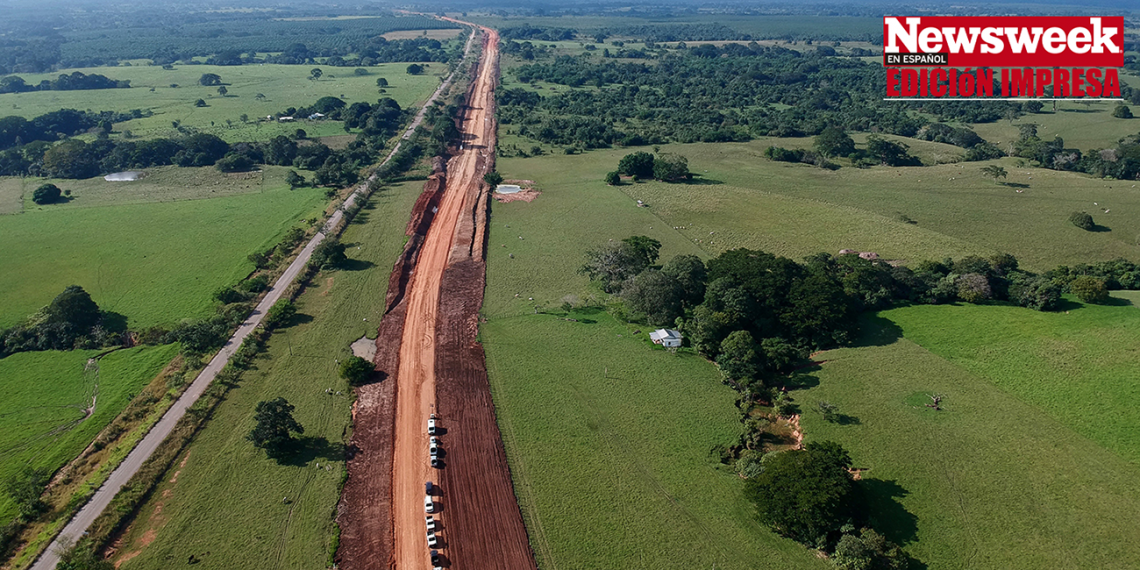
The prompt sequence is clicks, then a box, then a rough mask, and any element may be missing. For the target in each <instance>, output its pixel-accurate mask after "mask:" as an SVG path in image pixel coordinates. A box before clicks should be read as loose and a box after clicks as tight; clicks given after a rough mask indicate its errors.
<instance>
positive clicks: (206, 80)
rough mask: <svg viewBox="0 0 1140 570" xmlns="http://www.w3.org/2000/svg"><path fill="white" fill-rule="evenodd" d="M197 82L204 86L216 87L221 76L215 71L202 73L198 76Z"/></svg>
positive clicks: (220, 80)
mask: <svg viewBox="0 0 1140 570" xmlns="http://www.w3.org/2000/svg"><path fill="white" fill-rule="evenodd" d="M198 84H199V85H203V86H205V87H216V86H218V85H221V84H222V77H221V76H220V75H218V74H216V73H203V74H202V77H199V78H198Z"/></svg>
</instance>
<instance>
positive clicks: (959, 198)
mask: <svg viewBox="0 0 1140 570" xmlns="http://www.w3.org/2000/svg"><path fill="white" fill-rule="evenodd" d="M503 142H504V144H511V143H512V142H514V143H516V144H519V145H520V146H523V148H529V146H530V145H529V144H527V143H526V142H525V141H522V140H520V139H518V137H511V136H507V137H503ZM810 142H811V141H810V139H759V140H756V141H752V142H749V143H719V144H693V145H666V146H663V147H661V150H662V151H664V152H675V153H678V154H681V155H684V156H686V157H687V158H688V161H689V167H690V169H691V170H692V171H693V172H695V173H696V174H697V176H698V178H697V179H696V180H695V181H694V182H693V183H689V184H666V183H659V182H653V181H649V182H640V183H634V184H625V185H623V186H620V187H619V188H620V190H621V192H622V193H624V194H625V195H626V196H627V197H628V200H626V201H625V202H624V203H621V204H620V205H618V204H617V203H616V202H611V203H613V204H614V207H620V208H622V209H625V208H635V207H636V204H635V200H642V201H644V202H645V203H646V204H647V205H648V208H647V210H648V211H649V212H650V213H652V214H653V215H654V217H655V222H656V223H657V227H658V228H659V229H660V228H662V227H664V228H665V229H666V230H668V232H669V233H670V234H673V235H677V236H682V237H684V238H686V239H688V240H689V241H691V242H692V243H693V244H695V245H697V246H699V247H700V248H702V249H703V250H705V251H707V252H709V253H710V254H716V253H719V252H720V251H723V250H725V249H730V248H736V247H751V248H758V249H763V250H766V251H771V252H774V253H778V254H781V255H786V256H790V257H793V258H800V257H803V256H806V255H810V254H813V253H818V252H821V251H826V252H833V253H834V252H837V251H839V250H840V249H844V248H851V249H856V250H859V251H875V252H877V253H879V254H880V255H881V256H883V257H886V258H887V259H901V260H907V261H910V262H914V261H921V260H924V259H942V258H944V257H946V256H954V257H958V256H962V255H968V254H991V253H994V252H997V251H1007V252H1009V253H1012V254H1014V255H1015V256H1017V258H1018V259H1019V260H1020V261H1021V263H1022V266H1023V267H1027V268H1029V269H1035V270H1045V269H1050V268H1053V267H1055V266H1057V265H1058V264H1075V263H1081V262H1092V261H1097V260H1102V259H1112V258H1116V257H1126V258H1129V259H1138V258H1140V245H1138V244H1140V217H1137V216H1136V215H1135V214H1136V213H1137V212H1140V192H1137V190H1136V189H1135V188H1132V183H1129V182H1122V181H1113V180H1102V179H1095V178H1091V177H1088V176H1085V175H1081V174H1074V173H1068V172H1057V171H1051V170H1043V169H1034V168H1019V167H1017V165H1016V161H1015V159H1008V158H1007V159H1002V160H1000V161H994V163H995V164H1000V165H1002V166H1003V167H1005V168H1006V170H1007V171H1009V178H1008V179H1007V182H1008V183H1009V185H1005V186H1003V185H997V184H995V183H994V182H993V181H991V180H989V179H987V178H985V177H983V176H982V174H981V172H980V169H981V168H982V167H983V166H985V165H986V164H989V163H961V164H943V165H938V166H926V167H913V168H887V167H875V168H870V169H857V168H850V167H844V168H842V169H840V170H838V171H828V170H823V169H820V168H816V167H813V166H808V165H803V164H790V163H782V162H772V161H769V160H768V159H766V158H764V157H763V151H764V149H765V148H766V147H768V146H770V145H777V146H785V147H796V146H799V147H806V146H808V145H810ZM913 147H914V150H915V152H916V153H917V154H919V155H920V156H924V157H925V158H927V159H930V158H934V155H935V154H936V153H941V152H950V149H952V148H953V147H946V146H945V145H936V144H933V143H926V144H918V143H914V144H913ZM552 150H553V149H550V150H548V151H547V152H552ZM644 150H652V149H648V148H647V149H644ZM628 152H632V149H614V150H601V151H591V152H588V153H585V154H582V155H571V156H567V155H562V154H547V155H545V156H541V157H535V158H528V159H517V158H511V159H504V160H501V161H500V163H501V164H502V170H503V172H504V174H505V175H506V176H507V177H508V178H521V179H529V180H534V181H536V182H537V188H538V189H539V190H549V191H550V193H551V194H555V193H559V194H561V193H573V194H575V195H576V196H580V197H585V196H594V195H596V194H595V192H597V193H603V192H606V191H607V190H606V187H605V186H604V184H603V182H602V177H603V176H604V174H605V173H606V172H608V171H611V170H614V169H615V168H616V165H617V162H618V160H619V159H620V158H621V157H622V156H623V155H625V154H626V153H628ZM610 190H612V189H610ZM1017 190H1022V191H1021V192H1018V191H1017ZM547 199H548V198H547V197H546V196H542V197H540V198H539V199H538V200H537V201H536V202H535V203H534V205H532V206H531V207H537V205H538V204H541V203H542V202H543V201H544V200H547ZM1094 203H1095V204H1094ZM1104 209H1109V210H1111V211H1110V212H1109V213H1107V214H1106V213H1104V212H1103V210H1104ZM1078 210H1081V211H1087V212H1089V213H1091V214H1092V215H1093V217H1094V219H1095V221H1096V223H1097V224H1100V225H1103V226H1105V227H1106V228H1107V229H1108V230H1109V231H1100V232H1086V231H1082V230H1079V229H1077V228H1076V227H1074V226H1072V225H1071V224H1070V223H1069V222H1068V215H1069V214H1070V213H1071V212H1073V211H1078ZM907 220H910V221H912V222H914V223H910V222H908V221H907ZM560 223H562V224H567V225H569V224H578V223H588V222H583V221H582V218H581V217H580V216H577V215H575V216H573V217H570V218H569V219H567V220H565V221H564V222H560ZM646 225H650V224H646ZM675 227H676V228H682V229H679V230H676V231H673V228H675ZM710 232H711V233H710ZM606 237H625V236H608V235H607V236H606ZM551 239H559V238H555V237H552V238H551ZM658 239H660V238H658Z"/></svg>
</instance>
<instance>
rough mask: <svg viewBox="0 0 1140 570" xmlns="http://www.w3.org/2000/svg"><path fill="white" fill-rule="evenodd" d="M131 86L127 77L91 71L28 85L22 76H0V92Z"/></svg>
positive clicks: (123, 87) (124, 87)
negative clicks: (88, 73)
mask: <svg viewBox="0 0 1140 570" xmlns="http://www.w3.org/2000/svg"><path fill="white" fill-rule="evenodd" d="M130 86H131V81H130V80H129V79H125V80H123V79H120V80H116V79H110V78H108V77H106V76H104V75H99V74H97V73H92V74H91V75H85V74H83V73H80V72H78V71H75V72H72V73H71V74H66V73H65V74H62V75H60V76H59V77H57V78H56V79H51V80H49V79H45V80H43V81H41V82H39V84H38V85H28V84H27V83H26V82H25V81H24V78H22V77H20V76H18V75H8V76H5V77H0V94H2V93H25V92H27V91H79V90H84V89H128V88H130Z"/></svg>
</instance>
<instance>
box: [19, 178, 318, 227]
mask: <svg viewBox="0 0 1140 570" xmlns="http://www.w3.org/2000/svg"><path fill="white" fill-rule="evenodd" d="M289 170H290V168H288V167H284V166H264V165H263V166H260V167H259V170H254V171H251V172H228V173H227V172H219V171H218V169H216V168H214V167H212V166H202V167H186V168H183V167H178V166H157V167H154V168H147V169H143V170H140V171H138V172H140V173H141V176H140V177H139V179H138V180H135V181H131V182H125V181H123V182H108V181H107V180H104V179H103V177H102V176H96V177H94V178H87V179H83V180H74V179H64V178H47V179H44V178H0V188H3V187H4V185H7V186H12V187H21V186H22V188H23V196H24V205H23V207H24V210H26V211H32V210H40V211H58V210H69V209H73V208H90V207H96V206H116V205H124V204H141V203H149V202H181V201H186V200H205V199H210V198H223V197H226V196H237V195H240V194H258V193H265V192H273V191H275V190H279V189H280V188H281V187H282V185H284V184H285V174H286V173H288V172H289ZM301 174H303V175H309V174H310V173H308V172H304V171H302V172H301ZM46 183H50V184H55V185H56V186H58V187H59V189H60V190H64V191H71V196H70V200H68V201H66V202H62V203H58V204H51V205H45V206H41V205H39V204H36V203H35V202H33V201H32V192H34V191H35V189H36V188H38V187H39V186H40V185H41V184H46ZM0 223H3V221H2V220H0Z"/></svg>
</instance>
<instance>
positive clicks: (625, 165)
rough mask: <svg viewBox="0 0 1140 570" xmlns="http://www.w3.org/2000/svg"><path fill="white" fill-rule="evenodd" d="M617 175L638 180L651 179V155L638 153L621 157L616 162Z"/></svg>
mask: <svg viewBox="0 0 1140 570" xmlns="http://www.w3.org/2000/svg"><path fill="white" fill-rule="evenodd" d="M618 173H620V174H624V175H626V176H636V177H638V178H651V177H653V155H652V154H649V153H648V152H643V151H638V152H633V153H630V154H627V155H625V156H623V157H622V158H621V160H620V161H618Z"/></svg>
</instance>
